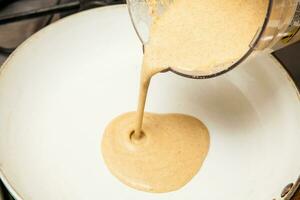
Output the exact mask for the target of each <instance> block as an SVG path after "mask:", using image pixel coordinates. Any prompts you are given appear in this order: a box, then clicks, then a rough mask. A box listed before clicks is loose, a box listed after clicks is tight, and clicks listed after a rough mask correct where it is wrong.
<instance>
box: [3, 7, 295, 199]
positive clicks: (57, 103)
mask: <svg viewBox="0 0 300 200" xmlns="http://www.w3.org/2000/svg"><path fill="white" fill-rule="evenodd" d="M141 60H142V47H141V44H140V42H139V40H138V38H137V36H136V34H135V32H134V30H133V28H132V25H131V23H130V19H129V16H128V13H127V9H126V8H125V6H113V7H106V8H100V9H95V10H91V11H87V12H83V13H80V14H77V15H74V16H71V17H69V18H67V19H64V20H61V21H59V22H57V23H55V24H53V25H51V26H49V27H47V28H46V29H44V30H42V31H40V32H39V33H37V34H36V35H34V36H33V37H31V38H30V39H29V40H27V41H26V42H25V43H24V44H23V45H22V46H21V47H20V48H18V50H17V51H16V52H15V53H14V54H13V55H12V56H11V57H10V58H9V59H8V61H7V62H6V63H5V65H4V66H3V67H2V71H1V75H0V175H1V179H2V180H3V181H4V183H5V184H6V186H7V187H8V188H9V190H10V191H11V192H12V194H13V195H14V196H15V197H16V199H17V200H19V199H23V200H83V199H87V200H91V199H113V200H115V199H120V200H121V199H122V200H156V199H157V200H170V199H172V200H176V199H178V200H194V199H195V200H196V199H197V200H199V199H202V200H221V199H223V200H272V199H273V198H276V199H280V195H281V191H282V189H283V188H284V187H285V186H286V185H287V184H289V183H295V184H294V186H293V187H292V189H291V190H289V193H288V195H287V197H286V199H289V196H291V194H292V193H293V191H294V190H295V188H296V186H297V185H298V184H296V180H297V178H298V176H299V175H300V156H299V155H300V154H299V153H300V152H299V145H300V123H299V122H300V102H299V93H298V92H297V89H296V87H295V85H294V83H293V82H292V81H291V79H290V78H289V76H288V75H287V73H286V72H285V70H284V69H283V68H282V67H281V66H280V65H279V64H278V62H277V61H276V60H275V59H273V58H272V57H270V56H268V55H261V56H259V57H257V58H256V59H252V60H248V61H247V62H246V63H244V64H243V65H242V66H240V67H238V68H237V69H235V70H233V71H232V72H230V73H228V74H226V75H224V76H221V77H218V78H215V79H209V80H191V79H186V78H183V77H180V76H177V75H175V74H172V73H165V74H162V75H158V76H156V77H155V78H154V80H153V83H152V85H151V88H150V91H149V99H148V104H147V106H146V110H147V111H151V112H161V113H166V112H177V113H185V114H190V115H194V116H196V117H198V118H200V119H202V120H203V121H204V122H205V124H206V125H207V126H208V128H209V130H210V136H211V147H210V150H209V154H208V157H207V159H206V161H205V163H204V166H203V167H202V169H201V170H200V172H199V173H198V174H197V175H196V176H195V177H194V178H193V180H192V181H191V182H190V183H188V184H187V185H186V186H185V187H183V188H182V189H180V190H179V191H176V192H171V193H165V194H151V193H145V192H140V191H136V190H134V189H131V188H129V187H127V186H125V185H123V184H122V183H121V182H119V181H118V180H117V179H116V178H115V177H114V176H112V175H111V174H110V173H109V171H108V170H107V168H106V166H105V164H104V162H103V159H102V156H101V153H100V141H101V138H102V134H103V130H104V128H105V126H106V125H107V123H108V122H109V121H110V120H111V119H112V118H114V117H115V116H117V115H118V114H120V113H122V112H127V111H132V110H135V109H136V103H137V92H138V79H139V70H140V65H141Z"/></svg>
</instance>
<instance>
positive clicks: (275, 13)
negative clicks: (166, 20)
mask: <svg viewBox="0 0 300 200" xmlns="http://www.w3.org/2000/svg"><path fill="white" fill-rule="evenodd" d="M169 1H170V2H172V0H169ZM268 1H269V5H268V9H267V12H266V17H265V21H264V23H263V25H262V26H261V27H260V28H259V29H258V30H257V33H256V35H255V37H254V38H253V39H252V42H251V43H250V44H249V49H248V51H247V52H246V53H245V54H244V55H243V56H242V57H241V58H239V59H238V60H236V61H235V62H232V63H227V64H223V65H221V66H216V71H214V72H213V73H211V74H203V73H202V72H190V71H185V70H181V69H179V68H175V67H170V68H169V70H170V71H173V72H174V73H176V74H179V75H182V76H185V77H188V78H195V79H201V78H212V77H215V76H218V75H221V74H224V73H226V72H228V71H229V70H231V69H233V68H235V67H236V66H238V65H239V64H240V63H242V62H243V61H244V60H245V59H246V58H248V57H249V56H254V55H256V54H257V53H259V52H261V51H267V52H270V53H271V52H273V51H275V50H278V49H280V48H283V47H285V46H288V45H290V44H293V43H295V42H297V41H300V0H268ZM127 5H128V9H129V13H130V17H131V20H132V23H133V25H134V28H135V30H136V32H137V34H138V36H139V38H140V40H141V41H142V43H143V44H146V43H147V42H148V38H149V27H150V25H151V20H152V17H151V15H150V12H149V7H148V3H147V0H127ZM156 8H157V10H158V12H159V14H162V13H163V12H164V10H165V9H167V5H166V4H163V3H161V2H160V1H159V0H158V1H157V5H156Z"/></svg>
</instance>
